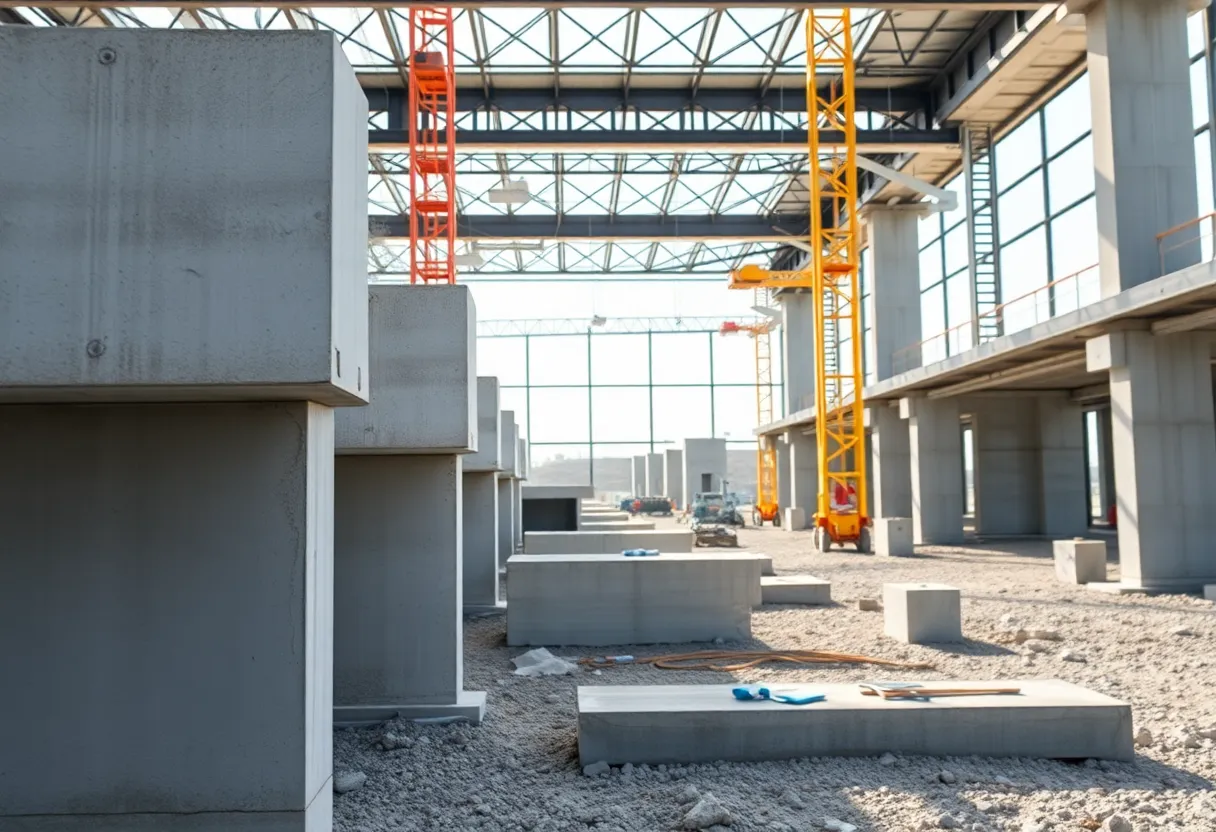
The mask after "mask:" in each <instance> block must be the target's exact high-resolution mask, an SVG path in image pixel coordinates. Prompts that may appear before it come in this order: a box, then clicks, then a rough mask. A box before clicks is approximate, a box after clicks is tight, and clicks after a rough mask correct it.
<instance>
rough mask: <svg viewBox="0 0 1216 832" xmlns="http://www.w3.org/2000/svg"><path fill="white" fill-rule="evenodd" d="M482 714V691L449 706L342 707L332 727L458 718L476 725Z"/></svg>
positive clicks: (465, 694) (462, 694)
mask: <svg viewBox="0 0 1216 832" xmlns="http://www.w3.org/2000/svg"><path fill="white" fill-rule="evenodd" d="M485 715H486V694H485V691H479V690H464V691H460V692H459V693H458V694H457V695H456V701H455V702H452V703H449V704H419V705H345V706H335V707H334V725H335V726H337V727H354V726H360V725H375V724H376V723H378V722H387V721H389V720H390V719H438V718H443V717H460V718H462V719H467V720H468V721H469V722H470V723H472V724H473V725H480V724H481V721H482V720H483V719H484V718H485Z"/></svg>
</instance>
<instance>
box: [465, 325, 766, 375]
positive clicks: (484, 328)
mask: <svg viewBox="0 0 1216 832" xmlns="http://www.w3.org/2000/svg"><path fill="white" fill-rule="evenodd" d="M727 321H734V322H736V323H745V324H755V323H759V322H760V319H759V318H755V319H751V318H749V319H746V320H740V319H739V318H727V317H717V318H600V319H598V321H597V322H596V323H592V320H591V319H590V318H533V319H519V320H496V321H478V322H477V337H478V338H518V337H520V336H523V335H530V336H535V335H585V334H586V333H588V332H590V333H591V334H593V335H624V334H628V333H637V332H656V333H657V332H715V333H716V332H718V331H719V329H720V328H721V327H722V324H724V323H726V322H727ZM748 386H750V385H748Z"/></svg>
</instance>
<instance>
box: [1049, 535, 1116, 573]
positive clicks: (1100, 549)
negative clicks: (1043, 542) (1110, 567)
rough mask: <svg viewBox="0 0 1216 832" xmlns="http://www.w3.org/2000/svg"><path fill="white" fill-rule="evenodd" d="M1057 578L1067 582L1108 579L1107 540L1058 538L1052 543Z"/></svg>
mask: <svg viewBox="0 0 1216 832" xmlns="http://www.w3.org/2000/svg"><path fill="white" fill-rule="evenodd" d="M1051 553H1052V556H1053V557H1054V558H1055V562H1056V579H1057V580H1059V581H1060V582H1062V583H1066V584H1093V583H1103V582H1105V581H1106V541H1104V540H1056V541H1054V542H1052V544H1051Z"/></svg>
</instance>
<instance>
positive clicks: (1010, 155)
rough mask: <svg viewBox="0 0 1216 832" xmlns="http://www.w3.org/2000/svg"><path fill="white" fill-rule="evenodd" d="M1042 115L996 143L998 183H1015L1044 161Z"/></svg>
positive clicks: (1024, 123)
mask: <svg viewBox="0 0 1216 832" xmlns="http://www.w3.org/2000/svg"><path fill="white" fill-rule="evenodd" d="M1039 118H1040V115H1039V114H1038V113H1036V114H1035V115H1033V116H1031V117H1030V118H1028V119H1026V121H1024V122H1023V123H1022V125H1021V126H1020V127H1018V128H1017V129H1016V130H1014V131H1013V132H1012V133H1010V134H1009V135H1008V136H1006V137H1005V138H1003V139H1001V140H1000V141H999V142H997V143H996V178H997V182H1002V183H1005V182H1007V183H1010V184H1012V183H1014V182H1016V181H1017V180H1019V179H1021V178H1022V177H1023V176H1025V175H1026V174H1027V173H1030V171H1032V170H1033V169H1034V168H1035V167H1037V166H1038V165H1039V164H1040V163H1042V161H1043V137H1042V135H1041V134H1040V132H1039V131H1040V129H1041V128H1040V126H1039Z"/></svg>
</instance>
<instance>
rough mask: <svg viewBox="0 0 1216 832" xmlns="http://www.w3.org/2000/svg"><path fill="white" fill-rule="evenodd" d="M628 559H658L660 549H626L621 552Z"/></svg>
mask: <svg viewBox="0 0 1216 832" xmlns="http://www.w3.org/2000/svg"><path fill="white" fill-rule="evenodd" d="M621 554H622V555H624V556H625V557H627V558H657V557H658V556H659V550H658V549H626V550H625V551H623V552H621Z"/></svg>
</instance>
